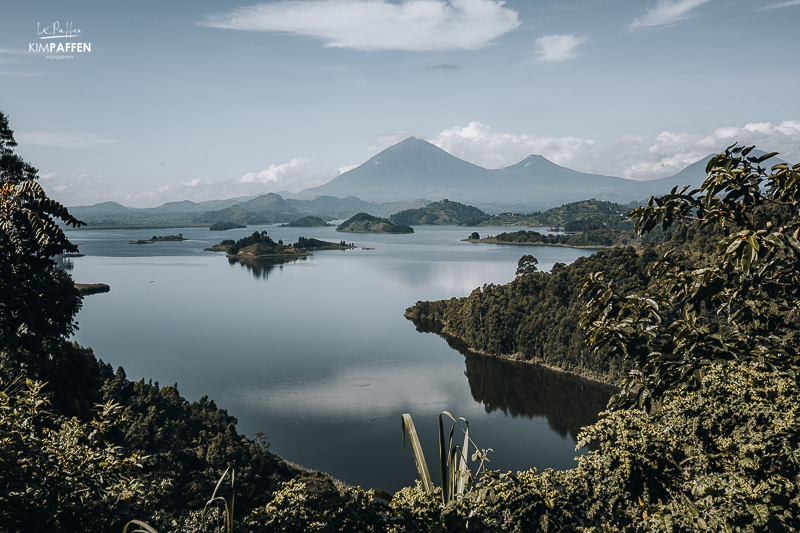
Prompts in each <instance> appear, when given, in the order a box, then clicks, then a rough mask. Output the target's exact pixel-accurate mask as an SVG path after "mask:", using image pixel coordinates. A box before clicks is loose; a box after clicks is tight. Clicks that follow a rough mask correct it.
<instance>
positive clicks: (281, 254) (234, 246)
mask: <svg viewBox="0 0 800 533" xmlns="http://www.w3.org/2000/svg"><path fill="white" fill-rule="evenodd" d="M320 242H321V241H320ZM205 251H207V252H225V255H226V257H227V258H228V259H238V260H239V261H254V260H269V261H276V262H287V261H293V260H295V259H298V258H301V257H307V256H309V255H311V254H310V253H308V252H306V251H304V250H301V249H299V248H296V247H294V246H286V245H284V244H283V241H280V240H279V241H278V242H275V241H273V240H272V237H270V236H269V235H268V234H267V232H266V231H262V232H260V233H259V232H258V231H254V232H253V234H252V235H250V236H249V237H244V238H242V239H239V240H238V241H234V240H233V239H226V240H224V241H222V242H221V243H219V244H215V245H214V246H212V247H211V248H205Z"/></svg>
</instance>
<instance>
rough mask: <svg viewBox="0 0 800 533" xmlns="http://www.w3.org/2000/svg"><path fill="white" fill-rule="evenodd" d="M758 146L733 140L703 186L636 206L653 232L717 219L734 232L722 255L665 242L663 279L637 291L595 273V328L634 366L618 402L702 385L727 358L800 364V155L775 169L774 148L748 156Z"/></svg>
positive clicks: (593, 338) (593, 333)
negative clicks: (703, 257) (701, 256)
mask: <svg viewBox="0 0 800 533" xmlns="http://www.w3.org/2000/svg"><path fill="white" fill-rule="evenodd" d="M751 150H752V147H751V148H744V149H743V148H733V147H731V148H729V149H728V150H726V152H725V153H724V154H720V155H717V156H716V157H714V158H712V159H711V160H710V161H709V163H708V167H707V172H708V178H707V179H706V180H705V182H704V183H703V185H702V187H701V189H697V190H693V191H688V192H687V189H688V187H685V188H684V189H682V190H681V191H677V189H673V191H672V193H671V194H668V195H666V196H664V197H661V198H651V199H650V201H649V202H648V205H647V206H642V207H639V208H636V209H634V210H633V212H632V216H633V217H634V219H635V220H636V228H637V230H639V231H642V232H647V231H650V230H651V229H653V228H655V227H656V226H658V225H660V226H661V227H662V228H663V229H664V230H666V229H668V228H670V227H680V226H684V225H686V224H690V223H691V224H695V225H699V226H700V227H707V228H715V229H716V230H717V231H718V232H721V233H722V238H721V239H720V240H719V242H718V245H717V247H716V254H715V256H714V257H713V259H712V260H711V261H710V262H707V263H702V262H699V261H698V260H697V258H695V257H692V256H691V255H688V254H686V253H683V251H682V250H676V249H672V250H668V251H665V252H664V253H663V254H660V255H661V257H660V258H659V259H658V261H656V262H654V263H653V264H652V265H650V267H649V268H648V272H649V274H651V275H652V276H653V282H652V283H651V284H650V285H649V286H648V287H647V288H646V290H637V291H635V292H631V291H629V290H625V288H622V287H619V286H618V285H617V284H616V283H615V282H614V281H612V280H609V279H606V278H605V276H604V275H603V274H602V273H597V274H592V275H590V276H588V277H587V279H586V287H585V288H584V290H583V293H582V294H583V295H584V296H585V297H586V298H587V299H588V300H589V303H588V306H587V309H586V311H585V313H584V314H583V315H582V317H581V323H582V324H584V325H585V326H586V327H587V328H588V332H589V333H588V336H587V340H588V342H589V344H590V345H591V346H592V347H594V348H595V349H598V350H608V352H609V353H611V354H614V355H617V356H619V357H623V358H624V359H625V361H626V364H627V366H628V367H629V368H630V370H631V375H630V377H629V378H628V379H627V380H626V384H625V385H626V386H625V389H624V390H623V392H622V393H621V394H620V395H618V396H617V398H616V402H615V405H616V406H623V405H628V404H629V402H630V401H631V395H634V396H633V397H634V398H635V399H636V400H637V401H638V403H639V405H641V406H644V407H647V408H648V409H650V408H651V407H652V406H653V404H652V402H653V400H654V399H655V400H658V399H659V398H661V397H662V396H663V394H664V391H666V390H667V389H670V388H672V387H674V386H675V385H677V384H678V383H681V382H684V381H686V382H687V383H689V384H690V385H691V386H693V387H698V386H699V384H700V382H701V379H702V376H703V372H704V371H705V369H706V368H707V367H708V366H709V365H711V364H712V363H713V362H715V361H748V360H757V361H761V362H765V363H767V364H768V365H769V366H770V367H771V368H772V369H774V370H776V371H781V372H786V373H788V374H789V375H794V374H795V372H796V371H797V369H798V364H800V352H798V342H799V341H800V327H799V326H800V316H798V312H799V311H800V279H799V278H798V270H800V241H798V240H797V239H798V234H799V233H800V211H799V210H798V208H800V164H798V165H795V166H794V167H793V168H789V167H788V165H786V164H780V165H777V166H775V167H772V171H771V172H768V171H767V169H765V168H763V167H762V166H761V163H762V162H764V161H765V160H767V159H769V157H771V156H773V155H774V154H765V155H764V156H761V157H758V158H756V157H748V154H749V153H750V151H751ZM634 393H635V394H634Z"/></svg>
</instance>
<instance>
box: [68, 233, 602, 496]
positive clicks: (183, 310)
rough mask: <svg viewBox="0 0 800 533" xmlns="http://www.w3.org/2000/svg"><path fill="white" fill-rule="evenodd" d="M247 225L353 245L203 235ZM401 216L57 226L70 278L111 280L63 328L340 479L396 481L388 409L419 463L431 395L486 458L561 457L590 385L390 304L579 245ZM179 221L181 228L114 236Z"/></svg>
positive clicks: (433, 408) (551, 259) (591, 403)
mask: <svg viewBox="0 0 800 533" xmlns="http://www.w3.org/2000/svg"><path fill="white" fill-rule="evenodd" d="M255 230H258V231H261V230H266V231H268V232H269V234H270V236H272V238H273V239H275V240H278V239H282V240H283V241H284V242H286V243H289V242H295V241H296V240H297V237H299V236H301V235H302V236H304V237H314V238H317V239H323V240H328V241H335V242H339V241H340V240H346V241H347V242H354V243H355V244H356V245H357V248H356V249H354V250H346V251H320V252H315V253H314V255H313V256H311V257H309V258H307V259H305V260H299V261H297V262H294V263H287V264H283V265H263V266H260V267H253V266H248V265H241V264H239V263H238V262H235V261H234V262H233V263H231V262H229V261H228V260H227V259H226V258H225V257H224V256H223V255H222V254H217V253H211V252H204V251H203V248H205V247H208V246H210V245H212V244H216V243H218V242H220V240H222V239H238V238H241V237H243V236H245V235H249V234H250V233H252V232H253V231H255ZM415 230H416V233H414V234H409V235H369V234H350V233H336V232H335V231H334V228H332V227H328V228H280V227H275V226H268V227H251V228H247V229H241V230H232V231H227V232H210V231H208V230H207V229H205V228H183V229H176V230H171V229H170V230H97V231H89V230H73V231H70V232H69V237H70V239H71V240H72V241H73V242H75V243H76V244H78V245H79V247H80V251H81V253H83V254H85V256H84V257H77V258H72V259H67V260H65V261H66V262H67V266H68V267H69V268H71V271H72V274H73V277H74V278H75V280H76V281H77V282H79V283H98V282H99V283H107V284H109V285H110V286H111V291H110V292H109V293H106V294H99V295H93V296H90V297H88V298H86V299H85V300H84V305H83V309H82V310H81V312H80V313H79V315H78V318H77V319H78V323H79V330H78V332H77V333H76V335H75V340H77V341H78V342H79V343H81V344H82V345H84V346H88V347H91V348H92V349H93V350H94V351H95V354H96V355H97V357H98V358H101V359H103V360H104V361H106V362H109V363H111V364H112V365H113V366H114V367H115V368H116V367H117V366H122V367H124V369H125V371H126V373H127V375H128V377H129V378H130V379H136V380H138V379H146V380H150V379H152V380H154V381H158V382H159V383H160V384H161V385H162V386H164V385H172V384H174V383H177V385H178V388H179V391H180V392H181V394H182V395H183V396H185V397H186V398H187V399H189V400H190V401H194V400H197V399H199V398H200V397H201V396H203V395H207V396H209V397H210V398H211V399H213V400H214V401H215V402H216V404H217V405H218V406H220V407H222V408H225V409H227V410H228V412H229V413H230V414H232V415H233V416H235V417H236V418H237V419H238V421H239V422H238V425H237V427H238V429H239V431H240V432H243V433H245V434H246V435H248V436H250V437H252V436H253V435H254V434H255V432H257V431H260V432H263V433H265V434H267V435H268V441H269V442H270V450H271V451H272V452H273V453H276V454H278V455H281V456H282V457H284V458H286V459H287V460H290V461H293V462H296V463H298V464H300V465H303V466H305V467H308V468H312V469H317V470H322V471H325V472H328V473H329V474H331V475H333V476H334V477H337V478H339V479H341V480H342V481H344V482H346V483H349V484H353V485H361V486H364V487H368V488H370V487H374V488H381V489H384V490H387V491H395V490H398V489H399V488H401V487H403V486H407V485H411V484H413V482H414V479H415V478H416V469H415V466H414V460H413V458H412V456H411V454H410V451H406V452H405V453H403V451H402V436H401V430H400V415H401V414H402V413H406V412H408V413H411V414H412V416H413V417H414V420H415V423H416V425H417V429H418V431H419V432H420V435H421V438H422V444H423V448H424V449H425V450H426V453H427V454H428V455H427V457H428V463H429V467H430V468H431V469H432V471H436V470H438V465H437V457H436V454H437V433H438V422H437V415H438V413H439V412H440V411H444V410H447V411H450V412H451V413H453V414H454V415H455V416H463V417H465V418H466V419H468V420H469V423H470V434H471V435H472V437H473V440H474V441H475V442H476V443H477V444H478V445H479V446H481V447H483V448H491V449H492V450H493V451H492V452H490V453H489V458H490V460H491V463H490V464H489V465H488V466H489V468H492V469H499V470H503V471H507V470H523V469H527V468H531V467H536V468H538V469H543V468H556V469H563V468H570V467H572V466H574V457H575V456H576V455H577V454H578V453H580V451H579V452H576V451H575V437H576V435H577V432H578V431H579V429H580V427H581V426H582V425H585V424H588V423H591V422H593V421H594V420H595V419H596V415H597V413H598V412H599V411H600V410H602V409H603V408H604V407H605V403H606V401H607V399H608V397H609V396H610V394H611V390H610V389H609V388H608V387H604V386H602V385H599V384H596V383H593V382H588V381H585V380H580V379H577V378H575V377H573V376H569V375H567V374H564V373H560V372H553V371H549V370H546V369H542V368H540V367H535V366H532V365H527V364H521V363H513V362H509V361H503V360H499V359H495V358H489V357H483V356H476V355H472V354H468V353H465V354H462V353H460V352H459V351H458V350H456V349H454V348H452V347H450V346H449V345H448V343H447V342H446V341H445V340H444V339H442V338H441V337H439V336H437V335H435V334H432V333H420V332H418V331H417V330H416V328H415V327H414V325H413V324H412V323H411V322H410V321H408V320H406V319H405V318H404V317H403V312H404V310H405V309H406V308H407V307H409V306H411V305H413V304H414V303H415V302H417V301H418V300H438V299H446V298H451V297H459V296H466V295H468V294H469V293H470V292H471V291H472V290H474V289H475V288H476V287H481V286H482V285H483V284H486V283H495V284H500V283H507V282H509V281H511V280H512V279H513V278H514V272H515V270H516V265H517V261H518V260H519V258H520V257H521V256H522V255H523V254H532V255H534V256H535V257H536V258H537V259H538V260H539V267H540V268H541V269H543V270H548V269H549V268H551V267H552V265H553V264H554V263H556V262H563V263H570V262H572V261H574V260H575V259H576V258H577V257H580V256H582V255H588V254H590V253H591V250H578V249H571V248H563V247H517V246H501V245H486V244H474V243H466V242H462V241H461V239H463V238H466V237H467V236H469V234H470V233H471V232H472V231H478V232H479V233H481V234H482V235H483V234H485V233H486V231H487V228H466V227H454V226H427V227H416V228H415ZM179 232H180V233H182V234H183V236H184V237H185V238H187V239H188V240H186V241H180V242H173V241H165V242H156V243H154V244H146V245H132V244H128V243H129V242H130V241H135V240H137V239H146V238H149V237H151V236H153V235H168V234H177V233H179ZM365 248H367V249H365Z"/></svg>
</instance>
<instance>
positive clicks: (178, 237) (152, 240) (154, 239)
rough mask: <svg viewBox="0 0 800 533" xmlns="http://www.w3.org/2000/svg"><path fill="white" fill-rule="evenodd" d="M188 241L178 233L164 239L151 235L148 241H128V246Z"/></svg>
mask: <svg viewBox="0 0 800 533" xmlns="http://www.w3.org/2000/svg"><path fill="white" fill-rule="evenodd" d="M185 240H188V239H184V238H183V233H178V234H177V235H167V236H165V237H161V236H156V235H153V236H152V237H151V238H149V239H137V240H135V241H130V242H129V243H128V244H153V243H155V242H159V241H185Z"/></svg>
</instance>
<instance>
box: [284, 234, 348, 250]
mask: <svg viewBox="0 0 800 533" xmlns="http://www.w3.org/2000/svg"><path fill="white" fill-rule="evenodd" d="M294 247H295V248H297V249H298V250H304V251H308V250H352V249H353V248H355V247H356V245H355V244H354V243H352V242H351V243H350V244H347V243H346V242H344V241H340V242H338V243H337V242H328V241H321V240H319V239H313V238H309V239H307V238H305V237H298V238H297V242H296V243H295V244H294Z"/></svg>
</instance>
